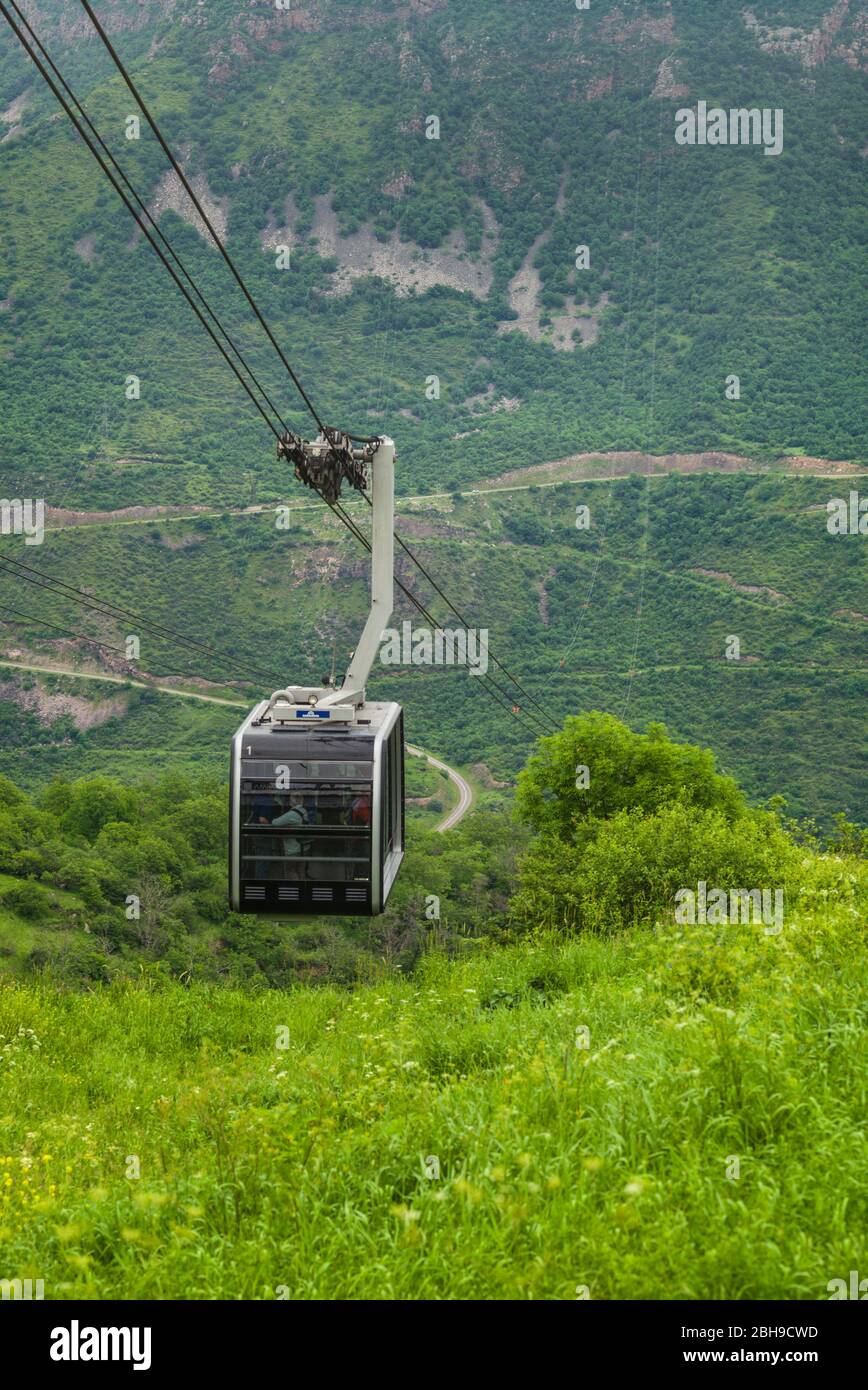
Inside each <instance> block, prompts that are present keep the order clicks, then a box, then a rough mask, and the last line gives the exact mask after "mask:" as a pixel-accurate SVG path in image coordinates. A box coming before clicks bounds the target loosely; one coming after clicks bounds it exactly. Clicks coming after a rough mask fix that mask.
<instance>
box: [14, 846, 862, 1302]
mask: <svg viewBox="0 0 868 1390" xmlns="http://www.w3.org/2000/svg"><path fill="white" fill-rule="evenodd" d="M805 881H806V884H807V886H806V887H805V888H804V889H803V890H802V893H801V895H800V898H799V900H798V901H797V902H792V903H788V905H787V912H786V921H785V925H784V928H783V930H782V931H781V932H780V934H779V935H770V934H766V933H765V932H764V931H763V929H762V928H761V927H733V926H730V927H727V928H725V929H724V931H723V932H722V933H718V931H717V929H712V928H702V927H698V928H687V929H675V928H672V927H668V928H661V929H659V930H658V932H657V933H650V932H636V933H633V934H630V935H624V936H621V937H612V938H600V937H584V938H582V939H578V940H570V941H566V942H564V941H556V940H553V939H550V938H549V939H546V938H541V939H539V940H529V941H527V942H525V943H524V944H521V945H517V946H514V947H509V948H506V949H504V948H494V947H490V946H487V945H483V944H482V943H480V942H474V941H469V942H468V943H467V947H466V957H465V958H463V959H457V960H456V959H452V960H449V959H447V958H446V957H445V956H443V955H442V954H440V953H439V952H438V950H437V949H436V944H435V947H434V949H432V951H431V952H430V954H429V955H428V956H427V957H426V960H425V962H424V964H423V967H422V969H421V971H419V972H418V973H417V974H416V975H415V976H414V978H413V979H412V980H403V979H401V978H400V977H396V976H395V975H394V974H393V975H388V976H386V975H385V974H384V977H383V978H382V979H375V980H372V981H369V982H367V983H360V984H359V986H358V987H357V988H356V989H355V990H352V991H341V990H337V989H333V988H320V989H314V988H310V987H299V988H298V989H294V990H292V991H290V992H288V993H279V992H267V993H266V992H263V993H258V994H250V993H242V992H237V991H234V990H221V989H208V988H205V987H201V986H196V985H194V986H191V987H190V988H189V989H185V988H184V987H183V986H182V985H178V984H167V983H165V982H163V981H158V980H156V979H149V978H148V977H147V975H144V974H143V978H142V980H141V983H140V984H137V985H129V984H126V985H120V986H112V987H110V988H106V989H101V990H99V991H98V992H94V993H64V992H60V991H57V990H55V989H49V988H48V987H47V986H41V985H39V984H36V985H33V984H27V985H24V984H20V983H14V982H11V981H7V982H6V983H5V984H4V985H2V986H0V1035H2V1036H0V1073H2V1081H0V1096H2V1099H0V1193H2V1196H0V1276H2V1277H4V1278H14V1277H22V1278H24V1277H28V1276H29V1277H31V1278H41V1279H43V1280H44V1282H45V1297H46V1298H49V1299H67V1298H92V1299H97V1298H111V1297H117V1298H125V1299H132V1298H146V1299H147V1298H175V1299H185V1298H186V1299H191V1298H192V1299H203V1298H245V1299H250V1298H253V1299H270V1298H281V1297H289V1298H299V1299H312V1298H328V1299H363V1298H367V1299H372V1298H374V1299H376V1298H384V1299H408V1298H409V1299H424V1298H437V1299H441V1298H443V1299H494V1298H520V1299H549V1300H551V1299H574V1298H576V1297H584V1296H589V1297H591V1298H594V1299H607V1298H627V1299H638V1298H652V1299H677V1298H688V1299H693V1298H702V1297H706V1298H714V1299H722V1298H737V1299H760V1298H783V1299H825V1298H827V1297H828V1293H827V1284H828V1282H829V1280H831V1279H833V1278H836V1277H846V1276H847V1271H848V1270H850V1269H860V1268H862V1267H863V1266H864V1264H865V1262H866V1251H865V1229H866V1220H865V1218H866V1207H868V1201H866V1195H868V1194H866V1188H868V1179H866V1174H868V1164H866V1136H865V1128H864V1117H865V1103H866V1089H868V1083H866V1077H868V1068H866V1055H865V1053H866V1044H865V1032H864V1015H865V999H866V983H868V981H866V965H865V954H864V942H863V940H862V939H861V933H862V932H863V931H864V918H865V913H864V899H865V891H864V890H865V870H864V867H863V868H861V869H860V868H859V867H858V866H857V865H856V863H855V861H848V860H844V859H839V858H833V857H826V858H822V859H818V860H816V861H814V862H813V863H812V864H811V865H810V866H809V867H808V868H807V869H806V880H805ZM860 895H861V907H860ZM828 903H834V904H835V905H834V906H833V907H830V906H827V905H826V904H828ZM584 1029H587V1030H588V1033H587V1035H586V1034H585V1033H584V1032H583V1031H582V1030H584ZM586 1041H587V1046H585V1045H584V1043H585V1042H586ZM736 1172H737V1174H738V1175H737V1176H736V1175H735V1174H736ZM136 1174H138V1176H136ZM860 1262H861V1263H860Z"/></svg>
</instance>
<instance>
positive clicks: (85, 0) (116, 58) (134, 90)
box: [81, 0, 326, 434]
mask: <svg viewBox="0 0 868 1390" xmlns="http://www.w3.org/2000/svg"><path fill="white" fill-rule="evenodd" d="M81 3H82V7H83V9H84V10H85V11H86V13H87V15H88V18H89V19H90V22H91V24H92V25H93V27H94V29H96V32H97V33H98V34H99V36H100V38H101V39H102V41H103V44H104V45H105V47H106V49H107V50H108V52H109V53H110V55H111V58H112V61H113V62H114V65H115V67H116V68H117V70H118V72H119V73H120V75H121V77H122V78H123V80H124V82H125V83H126V85H127V87H128V89H129V91H130V94H131V95H132V97H133V98H134V99H135V101H137V102H138V104H139V107H140V108H141V111H142V114H143V115H144V117H145V119H146V120H147V122H148V125H149V126H150V127H151V130H152V131H153V132H154V134H155V135H156V137H157V140H158V141H159V143H160V146H161V148H162V150H163V153H164V154H165V156H166V158H167V159H168V161H169V163H170V164H171V166H172V168H173V169H174V171H175V173H176V174H177V176H178V178H179V179H180V180H181V183H182V184H183V186H184V188H185V190H186V192H187V196H188V197H189V199H190V201H191V202H192V204H193V206H194V207H195V209H196V211H197V212H198V214H199V216H200V217H201V219H202V221H203V223H204V224H205V226H206V227H207V228H208V231H209V232H210V233H211V237H212V239H213V242H214V245H215V246H216V247H217V250H218V251H219V252H220V255H221V256H222V257H223V259H224V261H225V262H226V264H227V265H228V267H229V269H230V270H231V272H232V274H233V276H234V277H235V280H236V282H237V284H238V287H239V289H240V290H241V292H242V294H243V295H244V297H245V299H246V300H247V303H248V304H249V305H250V307H251V309H252V310H253V312H254V314H255V315H256V317H257V319H258V320H259V322H260V324H261V325H262V327H263V329H264V330H265V332H266V334H267V335H268V340H269V342H270V343H271V345H272V347H273V348H274V350H275V352H276V353H277V355H278V357H279V358H280V360H281V362H282V363H283V365H284V367H285V368H286V370H287V372H288V373H289V375H290V377H291V379H292V381H293V383H294V385H295V386H296V388H297V390H298V393H299V395H300V396H301V398H302V400H303V401H304V403H305V405H306V406H307V408H308V410H309V411H310V413H311V415H312V416H313V418H314V420H315V421H316V424H317V426H318V427H319V429H320V431H321V433H322V434H325V433H326V430H325V426H324V424H323V422H322V420H321V419H320V417H319V415H318V413H317V410H316V407H315V406H314V404H313V402H312V400H311V399H310V397H309V396H308V394H307V392H306V391H305V389H304V387H303V386H302V384H301V382H300V381H299V379H298V377H297V376H296V374H295V372H294V371H293V370H292V367H291V366H290V364H289V362H288V361H287V359H286V357H285V355H284V353H283V350H282V349H281V347H280V344H279V343H278V341H277V339H276V338H275V336H274V334H273V333H272V331H271V329H270V328H269V326H268V323H267V322H266V320H265V318H264V316H263V314H262V311H261V310H260V308H259V305H258V304H257V303H256V300H255V299H254V298H253V295H252V294H251V293H250V291H249V290H248V288H247V286H246V285H245V283H244V281H243V279H242V278H241V275H240V273H239V271H238V270H237V268H236V266H235V262H234V261H233V259H232V257H231V256H230V255H229V252H228V251H227V250H226V247H225V246H224V244H223V241H222V240H221V238H220V236H219V235H218V233H217V231H216V230H215V228H214V226H213V223H212V222H211V219H210V217H209V216H208V214H207V212H206V211H205V209H204V208H203V206H202V204H201V202H200V200H199V198H197V196H196V194H195V193H194V191H193V188H192V186H191V184H190V181H189V179H188V178H187V175H186V174H185V173H184V170H183V169H182V168H181V166H180V164H179V163H178V161H177V159H176V158H175V156H174V155H173V153H172V151H171V149H170V148H169V146H168V145H167V143H166V141H165V140H164V138H163V134H162V131H161V130H160V127H159V126H158V125H157V122H156V121H155V120H154V118H153V116H152V115H151V112H150V110H149V108H148V106H147V104H146V102H145V99H144V97H143V96H142V94H141V92H140V91H139V89H138V87H137V86H136V84H135V82H134V81H133V79H132V78H131V77H130V75H129V73H128V72H127V69H126V67H125V66H124V63H123V60H122V59H121V57H120V55H119V54H118V52H117V50H116V49H115V47H114V44H113V43H112V41H111V39H110V38H109V36H108V34H107V33H106V31H105V29H104V28H103V27H102V24H101V23H100V21H99V19H98V17H97V16H96V14H94V11H93V7H92V6H91V5H90V3H89V0H81Z"/></svg>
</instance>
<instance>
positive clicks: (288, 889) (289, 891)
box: [277, 883, 299, 903]
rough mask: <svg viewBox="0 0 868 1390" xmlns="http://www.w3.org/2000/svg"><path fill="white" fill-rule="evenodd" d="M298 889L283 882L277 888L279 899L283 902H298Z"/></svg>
mask: <svg viewBox="0 0 868 1390" xmlns="http://www.w3.org/2000/svg"><path fill="white" fill-rule="evenodd" d="M298 897H299V894H298V889H297V888H296V887H294V886H292V885H289V886H287V885H286V884H283V883H282V884H281V885H280V887H279V888H278V890H277V900H278V902H282V903H297V902H298Z"/></svg>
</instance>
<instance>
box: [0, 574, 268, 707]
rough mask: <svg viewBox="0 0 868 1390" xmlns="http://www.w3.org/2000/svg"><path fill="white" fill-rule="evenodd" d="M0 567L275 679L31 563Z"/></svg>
mask: <svg viewBox="0 0 868 1390" xmlns="http://www.w3.org/2000/svg"><path fill="white" fill-rule="evenodd" d="M0 566H2V567H4V568H6V569H8V570H9V572H10V573H11V574H13V575H14V576H15V578H16V579H23V580H24V581H25V582H26V583H30V584H35V585H37V586H38V587H39V588H41V589H47V590H48V591H49V592H50V593H53V594H55V595H56V596H57V597H59V598H63V599H67V600H69V601H70V602H72V603H78V604H80V605H81V606H82V607H83V608H89V609H91V610H92V611H93V612H94V613H101V614H102V616H103V617H105V618H112V619H114V620H115V621H116V620H117V619H118V618H119V617H123V618H130V619H132V621H133V622H134V623H135V624H136V626H137V627H139V628H140V629H141V630H142V631H143V632H150V633H152V634H153V635H155V636H157V637H161V638H164V639H165V638H168V639H170V640H174V642H175V644H176V645H179V644H180V645H183V646H185V647H194V648H196V650H198V651H201V652H202V653H203V654H204V655H206V656H210V657H211V658H212V660H217V661H226V659H227V657H228V659H229V660H230V661H232V662H233V663H234V665H235V669H236V670H238V671H241V670H244V671H245V674H247V675H250V673H253V674H254V675H255V676H257V677H258V678H259V679H260V680H263V679H265V680H269V681H273V680H274V679H275V676H274V673H273V672H272V671H265V670H263V669H261V668H259V667H256V666H244V667H242V665H241V664H240V663H239V662H237V660H236V658H235V656H234V655H233V653H232V652H230V651H229V650H228V649H227V648H223V649H222V650H221V649H220V648H219V647H212V646H209V645H208V644H207V643H205V642H199V641H198V640H197V639H196V638H194V637H189V636H187V634H186V633H183V632H177V631H176V630H175V629H173V628H170V627H167V626H166V625H165V624H163V623H158V622H154V621H152V620H151V619H149V618H144V617H142V615H141V614H140V613H134V612H133V611H132V610H131V609H129V608H124V607H122V606H121V605H120V604H115V603H111V602H110V601H109V600H108V599H100V598H98V597H97V596H96V595H93V594H87V593H85V592H84V590H82V589H76V588H75V586H74V585H72V584H67V583H65V581H64V580H62V579H56V578H55V577H54V576H53V575H43V574H41V573H40V571H39V570H36V569H34V568H33V567H32V566H31V565H25V564H23V563H22V562H21V561H20V560H10V559H9V558H8V557H7V556H0Z"/></svg>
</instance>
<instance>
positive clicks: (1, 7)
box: [0, 0, 280, 439]
mask: <svg viewBox="0 0 868 1390" xmlns="http://www.w3.org/2000/svg"><path fill="white" fill-rule="evenodd" d="M11 2H12V3H14V0H11ZM0 13H2V15H3V18H4V19H5V20H6V22H7V24H8V25H9V27H10V28H11V29H12V31H13V33H14V34H15V35H16V37H17V38H18V40H19V42H20V44H21V46H22V48H23V49H24V51H25V52H26V53H27V55H28V56H29V58H30V59H31V61H32V62H33V64H34V66H35V67H36V69H37V71H38V72H39V73H40V75H41V76H42V78H43V80H44V81H45V83H46V84H47V86H48V87H49V88H50V89H51V91H52V92H53V94H54V96H55V98H56V99H57V101H58V102H59V103H60V105H61V106H62V107H63V110H64V111H65V112H66V114H67V116H68V117H69V119H70V121H71V122H72V124H73V126H74V127H75V129H76V131H77V132H78V134H79V135H80V136H81V138H82V140H83V141H84V143H85V145H86V146H87V148H88V149H89V150H90V152H91V154H92V155H93V157H94V159H95V160H96V162H97V163H98V164H99V166H100V168H101V169H102V171H103V173H104V174H105V176H106V178H107V179H108V180H109V182H110V183H111V185H112V187H113V188H114V190H115V192H116V193H117V195H118V197H119V198H120V199H121V201H122V202H123V203H124V205H125V206H126V208H127V210H128V211H129V212H130V214H131V215H132V217H133V218H134V219H135V221H136V222H137V223H138V225H139V227H140V228H141V230H142V231H143V232H144V234H145V236H146V237H147V239H148V241H149V242H150V244H151V246H152V247H153V249H154V251H155V252H156V254H157V255H158V256H159V258H160V260H161V261H162V263H163V265H164V266H165V267H166V269H167V270H168V272H169V274H170V275H171V277H172V279H173V280H174V282H175V284H176V285H177V286H178V289H179V290H180V291H181V293H182V295H183V296H184V298H185V299H186V301H187V303H188V304H189V305H190V308H191V309H192V310H193V313H194V314H195V315H196V317H197V319H198V320H199V322H200V323H201V324H202V327H203V328H204V329H205V331H206V332H207V334H208V336H209V337H210V338H211V339H212V341H213V342H214V344H215V345H216V347H217V348H218V350H219V352H220V353H221V355H222V356H223V357H224V358H225V360H226V362H227V364H228V366H229V368H230V370H231V371H232V373H233V375H234V376H235V377H236V378H237V379H238V381H239V382H240V383H241V385H242V386H243V387H244V390H245V391H246V392H247V395H248V396H249V397H250V399H251V401H252V402H253V404H254V406H255V407H256V409H257V410H258V411H259V414H260V415H261V416H262V418H263V420H264V421H265V423H266V425H267V426H268V428H269V429H270V430H271V432H272V434H273V435H274V437H275V438H276V439H280V431H279V430H278V429H277V428H276V427H275V426H274V424H273V423H272V421H271V420H270V419H269V417H268V415H267V414H266V412H265V410H264V409H263V407H262V405H261V403H260V402H259V401H258V400H257V398H256V396H255V395H254V394H253V392H252V390H251V388H250V386H249V384H248V382H247V381H246V380H245V379H244V377H243V376H242V375H241V373H240V372H239V370H238V368H237V367H236V365H235V363H234V362H233V361H232V358H231V357H230V356H229V354H228V353H227V351H226V349H225V347H224V346H223V344H222V343H221V342H220V340H219V338H218V337H217V336H216V334H215V332H214V330H213V328H212V327H211V325H210V323H208V321H207V319H206V318H205V317H204V316H203V314H202V312H201V310H200V309H199V308H198V307H197V305H196V304H195V303H194V302H193V299H192V298H191V296H190V294H189V292H188V290H187V289H186V287H185V285H184V284H183V283H182V282H181V280H180V279H179V277H178V275H177V273H176V271H175V270H174V268H173V267H172V265H170V263H169V261H168V259H167V258H166V256H165V255H164V253H163V251H162V250H161V248H160V246H159V245H158V244H157V242H156V240H155V239H154V237H153V236H152V235H151V232H150V231H149V229H148V227H147V226H146V224H145V222H144V221H143V220H142V218H141V217H140V215H139V213H138V212H137V211H136V209H135V207H134V206H133V204H132V202H131V201H130V199H129V198H128V197H127V195H126V193H125V192H124V190H123V188H122V187H121V185H120V183H119V182H118V181H117V179H116V178H115V176H114V174H113V173H112V171H111V169H110V168H109V166H108V165H107V164H106V162H105V160H104V159H103V158H102V155H101V154H100V153H99V151H98V149H97V148H96V147H95V145H94V143H93V142H92V140H91V139H90V136H89V135H88V133H87V132H86V130H85V129H84V127H83V126H82V124H81V122H80V121H79V120H78V118H77V116H76V114H75V112H74V111H73V110H72V108H71V107H70V106H69V104H68V103H67V101H66V100H65V98H64V97H63V95H62V93H61V92H60V90H59V88H58V87H57V85H56V84H55V82H54V81H53V79H52V77H51V75H50V74H49V72H48V71H47V70H46V68H45V65H44V64H43V63H42V62H41V61H40V59H39V57H38V56H37V54H36V53H35V52H34V50H33V49H32V48H31V47H30V45H29V44H28V42H27V39H26V38H25V36H24V34H23V33H22V31H21V29H20V28H19V26H18V25H17V24H16V22H15V20H14V19H13V17H12V15H11V14H10V13H9V10H8V9H7V7H6V4H5V3H4V0H0ZM278 418H279V417H278Z"/></svg>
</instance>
